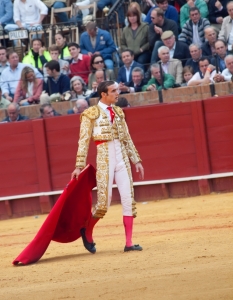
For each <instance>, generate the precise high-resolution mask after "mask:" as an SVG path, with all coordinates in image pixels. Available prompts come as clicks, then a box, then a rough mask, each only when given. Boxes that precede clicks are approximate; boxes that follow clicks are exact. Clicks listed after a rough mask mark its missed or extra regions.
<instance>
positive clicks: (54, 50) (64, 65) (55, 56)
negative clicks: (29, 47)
mask: <svg viewBox="0 0 233 300" xmlns="http://www.w3.org/2000/svg"><path fill="white" fill-rule="evenodd" d="M59 55H60V49H59V47H58V46H57V45H51V46H50V47H49V56H50V59H49V60H51V59H52V60H56V61H58V63H59V65H60V72H61V74H64V75H68V74H69V63H68V61H66V60H64V59H60V58H59ZM43 73H44V81H47V78H48V74H47V71H46V63H45V64H44V67H43Z"/></svg>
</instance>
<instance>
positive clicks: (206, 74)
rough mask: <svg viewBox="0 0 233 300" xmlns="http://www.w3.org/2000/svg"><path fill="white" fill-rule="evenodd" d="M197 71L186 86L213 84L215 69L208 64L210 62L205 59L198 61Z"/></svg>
mask: <svg viewBox="0 0 233 300" xmlns="http://www.w3.org/2000/svg"><path fill="white" fill-rule="evenodd" d="M199 69H200V71H199V72H196V73H195V74H194V75H193V77H192V78H191V79H190V80H189V82H188V86H195V85H201V84H209V83H211V82H213V78H214V76H215V74H216V71H215V67H214V66H213V65H211V64H210V60H209V59H208V58H207V57H203V58H201V59H200V60H199Z"/></svg>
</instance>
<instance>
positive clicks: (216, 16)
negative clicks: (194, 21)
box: [208, 0, 228, 29]
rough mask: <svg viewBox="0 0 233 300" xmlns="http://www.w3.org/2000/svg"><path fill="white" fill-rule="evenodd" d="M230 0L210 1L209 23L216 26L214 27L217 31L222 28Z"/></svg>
mask: <svg viewBox="0 0 233 300" xmlns="http://www.w3.org/2000/svg"><path fill="white" fill-rule="evenodd" d="M227 2H228V0H221V2H220V1H219V0H209V2H208V8H209V21H210V23H211V24H214V27H216V28H217V29H220V28H221V25H222V22H223V18H225V17H226V16H227V8H226V4H227Z"/></svg>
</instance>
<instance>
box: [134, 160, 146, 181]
mask: <svg viewBox="0 0 233 300" xmlns="http://www.w3.org/2000/svg"><path fill="white" fill-rule="evenodd" d="M135 167H136V172H139V178H140V179H141V180H143V179H144V169H143V166H142V164H141V163H140V162H138V163H136V164H135Z"/></svg>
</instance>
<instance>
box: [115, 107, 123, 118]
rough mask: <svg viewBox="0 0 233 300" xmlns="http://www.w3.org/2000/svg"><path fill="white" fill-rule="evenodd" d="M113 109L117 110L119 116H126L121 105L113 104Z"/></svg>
mask: <svg viewBox="0 0 233 300" xmlns="http://www.w3.org/2000/svg"><path fill="white" fill-rule="evenodd" d="M113 109H114V110H115V112H116V113H117V114H118V116H119V117H120V118H124V117H125V114H124V112H123V110H122V109H121V108H120V107H119V106H116V105H113Z"/></svg>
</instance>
